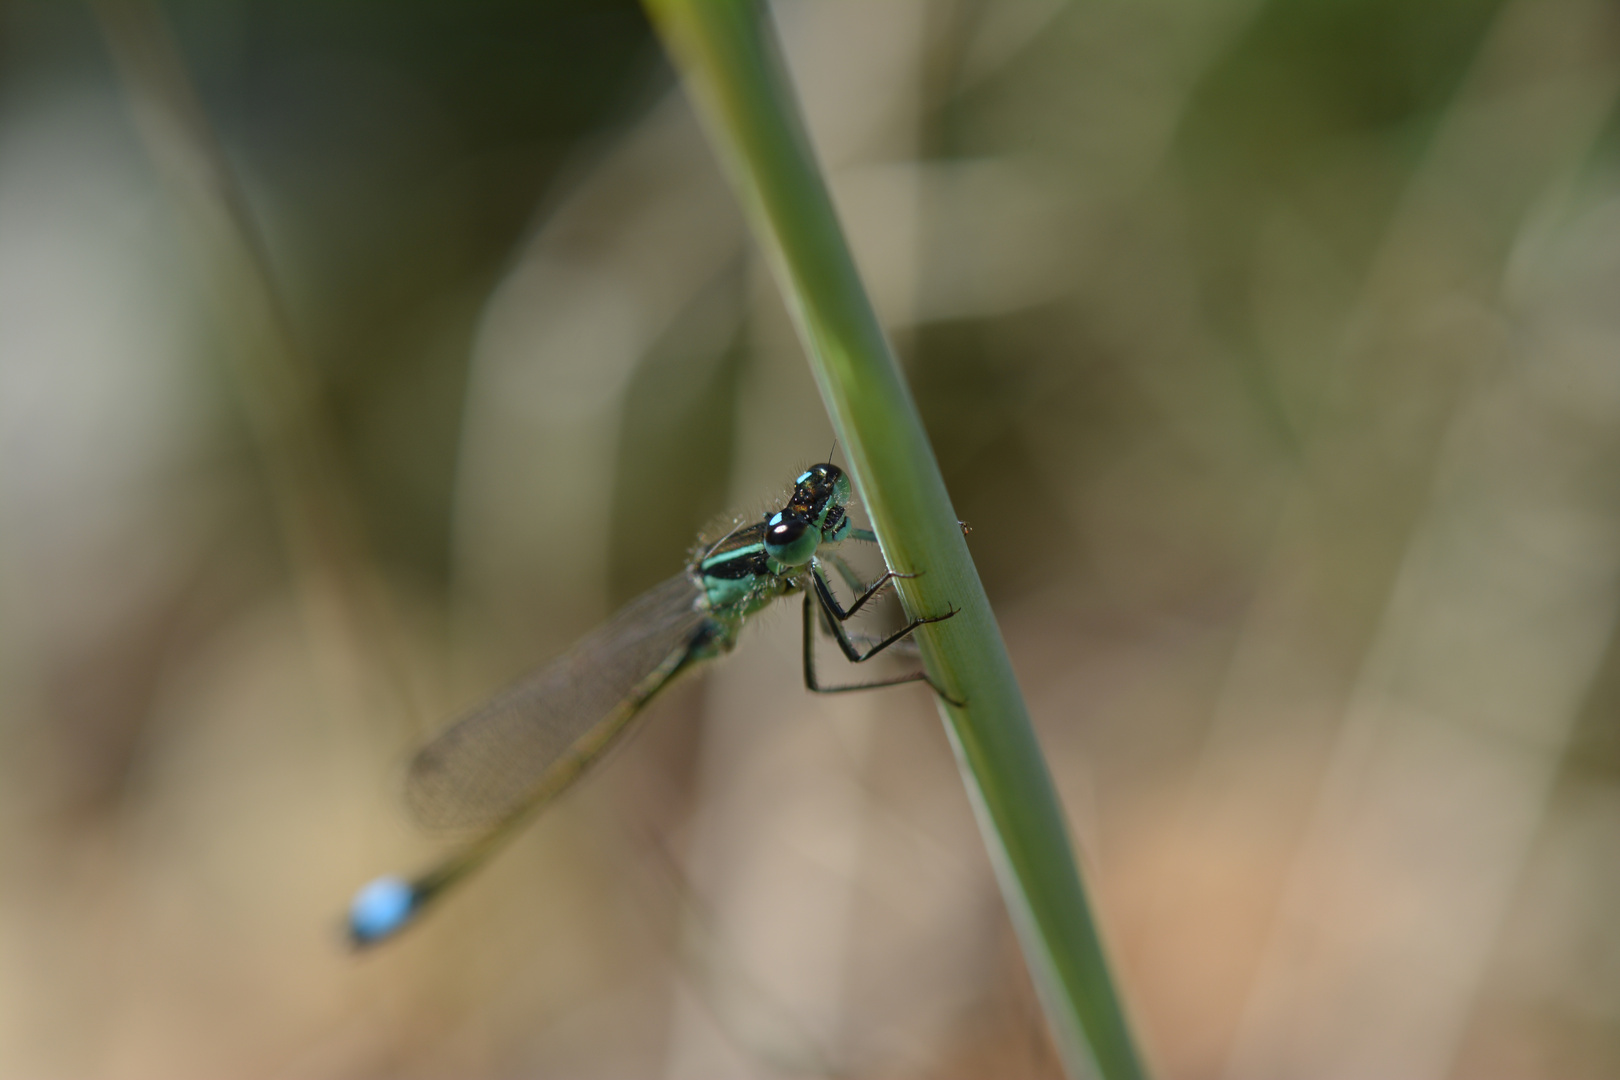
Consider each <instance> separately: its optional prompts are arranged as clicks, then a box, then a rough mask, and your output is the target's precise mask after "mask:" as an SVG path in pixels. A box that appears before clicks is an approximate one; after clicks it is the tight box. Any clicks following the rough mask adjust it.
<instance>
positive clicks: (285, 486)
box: [0, 0, 1620, 1080]
mask: <svg viewBox="0 0 1620 1080" xmlns="http://www.w3.org/2000/svg"><path fill="white" fill-rule="evenodd" d="M776 13H777V17H778V21H779V24H780V29H781V33H782V36H783V39H784V42H785V46H786V50H787V53H788V56H789V60H790V63H791V66H792V68H793V70H794V73H795V76H796V78H797V79H798V82H799V88H800V92H801V94H802V96H803V99H804V104H805V107H806V110H807V112H808V114H809V116H810V120H811V125H812V128H813V130H814V134H815V138H816V141H817V145H818V149H819V151H820V153H821V156H822V158H823V161H824V162H825V165H826V167H827V170H828V172H829V176H830V178H831V182H832V185H833V187H834V189H835V194H836V197H837V199H838V202H839V206H840V209H841V212H842V214H843V216H844V218H845V221H846V224H847V227H848V229H849V231H850V234H851V238H852V242H853V244H854V246H855V248H856V250H857V254H858V256H859V259H860V262H861V265H862V269H863V272H864V273H865V275H866V276H867V279H868V282H869V284H870V288H871V290H872V292H873V294H874V296H875V298H876V300H877V303H878V305H879V307H880V308H881V311H882V315H883V317H884V319H885V321H886V323H887V325H888V327H889V329H890V332H891V333H892V335H893V338H894V340H895V342H896V345H897V347H898V349H899V352H900V353H901V355H902V357H903V359H904V363H905V366H906V370H907V373H908V375H909V377H910V379H911V381H912V385H913V387H914V389H915V392H916V396H917V399H918V402H919V404H920V406H921V409H922V412H923V416H924V418H925V420H926V422H927V425H928V428H929V431H930V434H931V436H932V438H933V440H934V445H935V448H936V451H937V453H938V456H939V459H940V463H941V465H942V467H943V469H944V472H945V476H946V480H947V482H948V484H949V486H950V489H951V492H952V495H953V497H954V499H955V500H956V505H957V509H958V513H959V516H961V517H962V518H964V519H965V520H967V521H968V522H970V523H971V524H972V526H973V533H972V537H971V539H970V545H971V547H972V549H973V551H974V554H975V556H976V558H977V560H978V563H979V568H980V571H981V573H982V574H983V576H984V579H985V582H986V585H987V587H988V589H989V591H990V595H991V598H992V601H993V602H994V604H995V607H996V610H997V612H998V614H999V616H1000V619H1001V621H1002V626H1003V629H1004V632H1005V634H1006V637H1007V640H1008V644H1009V647H1010V649H1011V652H1012V656H1013V660H1014V663H1015V666H1016V667H1017V669H1018V672H1019V675H1020V677H1021V679H1022V681H1023V685H1024V689H1025V692H1026V694H1027V695H1028V698H1029V703H1030V706H1031V709H1032V712H1033V714H1034V717H1035V719H1036V722H1037V725H1038V728H1039V732H1040V735H1041V738H1042V741H1043V743H1044V745H1045V748H1046V750H1047V752H1048V754H1049V755H1050V758H1051V763H1052V767H1053V770H1054V772H1055V774H1056V777H1057V781H1058V785H1059V788H1060V790H1061V794H1062V797H1063V799H1064V802H1065V805H1066V808H1067V810H1068V812H1069V815H1070V818H1071V826H1072V828H1073V831H1074V835H1075V837H1076V842H1077V844H1078V846H1079V848H1080V850H1081V853H1082V860H1083V862H1084V865H1085V868H1086V872H1087V874H1088V878H1089V881H1090V883H1091V885H1092V887H1093V889H1094V891H1095V896H1096V903H1097V907H1098V913H1099V918H1100V920H1101V923H1102V925H1103V927H1104V929H1105V932H1106V935H1107V938H1108V942H1109V947H1110V949H1111V952H1112V955H1113V957H1114V958H1115V960H1116V962H1117V966H1118V970H1119V977H1120V980H1121V982H1122V985H1123V989H1124V993H1125V995H1126V998H1127V1000H1128V1002H1129V1004H1130V1007H1131V1009H1132V1012H1133V1016H1134V1019H1135V1022H1136V1025H1137V1027H1138V1029H1139V1031H1140V1035H1141V1038H1142V1040H1143V1043H1144V1045H1145V1048H1146V1052H1147V1055H1148V1057H1149V1059H1150V1061H1151V1063H1152V1065H1153V1066H1154V1068H1155V1070H1156V1074H1157V1075H1159V1076H1161V1077H1165V1078H1175V1080H1182V1078H1185V1080H1194V1078H1206V1077H1207V1078H1225V1080H1250V1078H1256V1080H1261V1078H1278V1080H1281V1078H1292V1077H1301V1078H1305V1077H1310V1078H1333V1077H1344V1078H1351V1077H1355V1078H1368V1077H1380V1078H1400V1080H1423V1078H1432V1080H1442V1078H1452V1077H1455V1078H1464V1077H1468V1078H1475V1077H1478V1078H1532V1077H1556V1078H1560V1080H1579V1078H1585V1077H1612V1076H1614V1075H1616V1074H1617V1073H1620V922H1617V921H1616V919H1615V917H1614V913H1615V912H1616V911H1620V858H1617V855H1620V724H1617V720H1616V710H1617V708H1620V645H1617V643H1616V640H1615V636H1614V634H1615V625H1614V614H1615V607H1616V600H1617V575H1620V485H1617V483H1616V477H1617V476H1620V138H1617V136H1620V127H1617V123H1616V110H1615V102H1616V93H1617V90H1620V19H1617V16H1616V12H1615V9H1614V8H1613V6H1612V5H1610V4H1607V3H1604V2H1603V0H1437V2H1431V3H1425V4H1409V3H1402V2H1396V0H1325V2H1321V0H1318V2H1306V0H1270V2H1263V0H1216V2H1212V3H1205V4H1192V5H1189V4H1182V3H1173V2H1165V0H1129V2H1126V0H1087V2H1085V3H1074V4H1065V3H1060V2H1056V0H997V2H994V3H992V2H989V0H976V2H975V0H960V2H947V0H938V2H915V0H895V2H890V3H885V4H880V5H874V4H862V3H856V2H850V0H840V2H831V3H823V2H810V0H795V2H792V3H782V4H780V5H779V6H778V7H777V8H776ZM830 442H831V433H830V429H829V427H828V424H827V421H826V419H825V415H824V413H823V411H822V408H821V405H820V402H819V400H818V399H817V397H816V394H815V391H814V388H813V385H812V383H811V380H810V377H809V375H808V372H807V369H806V367H805V365H804V363H803V360H802V357H801V355H800V352H799V347H798V345H797V343H796V342H795V340H794V337H793V334H792V332H791V329H790V328H789V327H788V325H787V322H786V319H785V316H784V313H783V310H782V308H781V305H780V302H779V300H778V298H777V295H776V292H775V289H774V287H773V285H772V283H771V282H770V281H769V280H768V276H767V275H766V274H765V272H764V271H763V269H762V267H761V264H760V261H759V259H758V257H757V255H756V253H755V251H754V249H753V247H752V245H751V244H750V242H749V240H748V238H747V236H746V235H745V232H744V229H743V227H742V224H741V221H740V219H739V216H738V213H737V210H736V208H735V206H734V202H733V199H732V197H731V195H730V193H729V192H728V191H727V189H726V187H725V185H724V183H723V181H722V179H721V177H720V176H719V174H718V172H717V171H716V168H715V165H714V162H713V160H712V156H711V154H710V151H709V150H708V148H707V146H706V145H705V143H704V140H703V138H702V135H701V133H700V131H699V130H698V128H697V127H696V125H695V123H694V120H693V118H692V115H691V113H690V112H689V110H688V107H687V105H686V103H685V102H684V100H683V99H682V97H681V94H680V92H679V90H678V88H676V87H675V85H674V83H673V79H672V76H671V73H670V70H669V69H668V67H667V65H666V63H665V62H664V60H663V58H662V56H661V54H660V51H659V48H658V46H657V43H656V41H655V40H654V39H653V38H652V36H651V34H650V32H649V29H648V27H647V25H646V23H645V20H644V18H643V16H642V15H641V13H640V11H639V9H638V8H637V7H636V6H635V5H633V4H630V3H604V2H598V0H555V2H530V3H516V2H504V0H475V2H467V3H461V4H455V5H451V4H442V3H428V2H408V3H389V4H384V3H381V2H377V0H367V2H358V3H348V4H340V5H334V4H326V3H318V2H314V0H280V2H276V3H271V2H268V0H229V2H222V0H207V2H203V0H174V2H170V3H164V4H162V5H160V6H151V5H149V4H147V3H143V2H137V0H106V2H104V3H101V4H99V5H91V6H88V7H86V6H78V5H69V4H62V3H58V2H50V0H12V2H10V3H7V4H4V5H0V1075H5V1076H19V1077H21V1076H27V1077H33V1078H52V1077H64V1078H73V1077H92V1076H93V1077H119V1078H122V1077H131V1078H134V1077H166V1078H174V1077H181V1078H187V1077H199V1078H202V1077H223V1076H230V1077H266V1078H271V1077H353V1076H398V1077H442V1076H455V1077H476V1076H500V1077H514V1076H534V1077H669V1078H676V1080H685V1078H693V1080H698V1078H702V1080H710V1078H722V1077H790V1076H793V1077H797V1076H823V1075H825V1076H844V1077H983V1076H992V1075H993V1076H997V1077H1014V1078H1017V1077H1050V1076H1055V1075H1057V1065H1056V1060H1055V1058H1054V1056H1053V1053H1052V1051H1051V1049H1050V1047H1049V1044H1048V1042H1047V1039H1046V1035H1045V1033H1044V1030H1043V1027H1042V1022H1041V1019H1040V1016H1039V1013H1038V1010H1037V1008H1036V1005H1035V1002H1034V998H1033V994H1032V991H1031V989H1030V986H1029V983H1028V980H1027V977H1026V975H1025V973H1024V969H1023V964H1022V960H1021V958H1020V956H1019V954H1018V951H1017V947H1016V943H1015V942H1014V939H1013V935H1012V933H1011V930H1010V927H1009V924H1008V922H1007V918H1006V915H1005V912H1004V909H1003V907H1002V903H1001V900H1000V897H999V895H998V893H997V890H996V888H995V884H994V881H993V880H992V877H991V874H990V870H989V865H988V862H987V859H986V857H985V855H984V852H983V849H982V847H981V845H980V842H979V839H978V837H977V832H976V829H975V826H974V823H973V819H972V814H971V812H970V810H969V807H968V805H967V802H966V799H965V796H964V794H963V791H962V787H961V783H960V780H959V778H958V776H957V774H956V769H955V766H954V763H953V761H952V758H951V754H950V751H949V748H948V746H947V745H946V742H945V739H944V736H943V733H942V731H941V728H940V724H939V720H938V717H937V715H936V713H935V711H934V707H933V704H932V702H931V701H930V700H929V696H928V694H927V693H926V691H922V690H919V689H917V688H915V687H912V688H905V689H895V690H888V691H884V692H882V693H880V694H873V695H854V696H847V697H843V698H819V699H818V698H813V697H812V696H811V695H809V694H806V693H805V692H803V690H802V688H801V683H800V676H799V670H798V660H797V649H798V640H797V635H798V632H799V630H798V618H797V613H796V611H793V612H789V611H783V612H779V613H776V614H775V615H773V616H767V617H764V618H762V619H760V620H759V623H760V625H759V626H757V627H751V628H750V630H749V631H748V632H747V633H746V635H745V637H744V641H743V644H742V646H741V647H740V648H739V649H738V651H737V653H736V654H734V655H733V656H732V657H730V658H729V659H728V660H727V661H725V662H724V663H722V664H719V665H715V666H714V667H713V668H712V669H711V670H710V671H709V672H708V673H707V674H706V675H705V676H703V677H702V678H700V679H692V680H688V681H687V682H685V683H683V684H681V685H680V686H679V687H678V688H677V689H676V690H674V691H673V692H671V693H669V694H668V695H666V696H665V697H664V698H663V699H661V700H660V702H659V703H658V704H657V705H656V706H655V707H654V708H653V709H652V710H651V713H650V716H649V717H648V723H647V724H646V726H645V729H644V730H643V732H642V733H641V734H640V735H639V737H638V738H637V739H635V740H634V741H633V742H632V743H631V744H630V745H628V746H627V747H625V748H624V749H622V750H620V751H619V752H617V753H616V754H615V755H614V756H613V758H612V759H611V760H610V761H609V762H608V763H607V764H606V765H605V766H604V767H603V768H601V769H600V770H599V771H597V772H596V773H595V774H593V776H592V777H591V779H590V781H589V782H588V783H586V784H584V785H582V786H581V788H580V789H579V790H577V791H575V792H573V793H571V794H570V795H569V796H568V797H567V798H565V799H564V800H562V801H561V802H560V803H559V804H558V805H557V806H556V807H555V808H554V809H553V810H552V811H550V812H549V813H548V814H547V815H546V816H545V817H544V818H543V819H542V820H541V821H540V822H539V823H537V824H536V826H535V827H534V828H532V829H531V830H530V831H529V832H528V833H526V834H525V835H524V837H523V838H522V839H521V840H520V841H519V842H517V843H516V844H515V845H514V846H513V847H512V848H511V849H510V850H509V851H508V852H506V853H505V855H504V856H503V857H502V858H501V859H500V860H499V861H498V862H497V863H496V864H495V865H492V866H491V867H490V868H489V869H488V870H487V872H485V873H483V874H481V875H480V876H479V877H478V878H477V879H476V880H474V881H472V882H470V883H469V884H468V885H467V886H466V887H465V888H464V889H463V890H461V891H460V892H459V893H458V894H456V895H454V896H453V897H450V898H447V899H446V901H445V902H444V903H443V905H442V907H441V908H439V909H438V910H437V911H436V912H435V913H434V914H433V915H432V917H431V918H428V919H427V920H425V921H424V923H423V924H422V925H421V926H420V927H418V928H417V929H416V930H415V931H414V932H412V933H411V934H409V935H407V936H406V937H405V938H403V939H401V940H400V941H398V942H395V943H393V944H391V945H390V946H388V947H386V948H382V949H379V950H377V951H376V952H375V953H374V954H369V955H365V956H359V957H357V956H354V955H351V954H349V953H348V952H347V951H345V949H344V948H343V946H342V943H341V940H340V935H339V925H340V917H341V913H342V911H343V909H344V907H345V905H346V904H347V901H348V898H349V896H350V895H351V893H352V891H353V890H354V889H355V888H356V887H357V886H358V885H360V884H361V883H362V882H364V881H365V880H367V879H368V878H370V877H372V876H373V875H375V874H378V873H382V872H385V871H390V870H401V869H412V868H417V867H420V866H421V865H424V864H425V863H426V862H428V861H430V860H431V859H432V858H433V857H434V856H435V855H436V854H437V853H439V852H442V851H444V850H446V848H447V845H448V844H450V843H452V842H453V840H447V839H445V838H443V837H438V838H435V837H432V836H424V835H422V834H420V833H419V832H418V831H417V830H415V829H414V828H413V826H412V825H411V823H410V822H409V820H408V819H407V815H406V813H405V811H404V809H403V806H402V803H401V799H400V796H399V792H400V783H401V776H402V772H403V767H404V763H405V762H406V761H407V760H408V757H409V754H410V752H411V750H412V748H413V747H414V746H415V745H417V744H418V742H419V741H420V740H421V739H422V738H423V737H424V736H425V735H426V734H427V733H429V732H431V731H432V730H433V729H434V727H435V726H436V725H438V724H439V723H441V722H442V721H443V720H444V719H446V718H448V717H450V716H453V715H454V714H455V713H456V712H457V711H459V710H460V709H462V708H465V707H467V706H469V705H471V704H474V703H476V702H477V701H478V700H479V699H480V698H481V697H483V696H484V695H486V694H488V693H489V692H491V691H492V690H493V689H495V688H496V687H498V686H499V685H500V684H501V683H502V682H503V681H505V680H506V679H509V678H511V677H513V676H514V675H516V674H517V673H519V672H521V671H523V670H524V669H526V668H528V667H530V666H532V665H533V664H535V663H537V662H539V661H542V660H544V659H546V658H548V657H550V656H553V655H555V654H556V653H558V652H559V651H561V650H562V649H563V648H565V647H566V646H567V645H568V644H569V643H570V642H571V641H572V640H574V639H576V638H577V637H579V636H580V635H581V634H583V633H584V632H586V631H587V630H589V629H590V628H591V626H592V625H593V624H595V623H596V622H597V621H598V620H600V619H602V618H604V617H605V616H606V615H607V614H609V613H610V612H611V611H612V610H613V609H614V607H615V606H616V605H618V604H619V603H621V602H622V601H624V600H626V599H627V598H629V597H631V596H633V595H634V594H635V593H636V592H638V591H639V590H641V589H643V588H645V587H647V586H649V585H651V584H653V583H654V582H656V581H658V580H661V579H662V578H664V577H666V576H668V575H669V574H671V573H673V572H675V571H676V570H677V569H678V568H679V567H680V566H681V565H682V563H683V560H684V559H685V557H686V552H687V549H688V547H689V545H690V544H691V543H692V541H693V538H694V536H695V535H696V534H697V532H698V531H699V530H700V529H701V528H702V527H703V526H704V525H705V523H706V522H709V521H711V520H712V519H713V518H714V517H715V515H717V514H720V513H723V512H724V511H726V510H727V509H728V508H734V509H740V510H745V511H752V510H756V509H758V508H759V507H761V506H763V505H765V503H766V502H767V501H768V500H769V499H770V498H772V497H775V496H777V495H779V494H780V493H781V491H782V490H783V489H784V486H785V484H786V483H787V482H788V481H789V479H790V478H791V477H792V476H793V475H794V473H795V471H796V470H797V469H798V468H799V467H801V466H802V465H804V464H807V463H810V462H813V461H817V460H820V459H821V458H822V457H823V455H824V454H825V452H826V448H827V446H828V445H829V444H830Z"/></svg>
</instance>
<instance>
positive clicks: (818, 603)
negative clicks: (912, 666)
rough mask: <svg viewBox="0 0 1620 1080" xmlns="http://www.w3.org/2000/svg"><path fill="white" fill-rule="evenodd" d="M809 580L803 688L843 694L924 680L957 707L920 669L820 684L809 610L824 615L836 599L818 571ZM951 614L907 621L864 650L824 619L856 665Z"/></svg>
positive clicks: (813, 615)
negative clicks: (812, 591)
mask: <svg viewBox="0 0 1620 1080" xmlns="http://www.w3.org/2000/svg"><path fill="white" fill-rule="evenodd" d="M812 581H813V582H814V587H815V592H816V595H815V596H814V597H812V596H811V595H810V593H809V592H808V591H806V593H805V596H804V685H805V686H806V688H808V689H809V690H811V691H813V692H815V693H818V694H837V693H843V692H844V691H846V690H871V689H875V688H877V687H880V686H899V685H900V684H902V683H909V682H925V683H927V684H928V685H929V687H930V688H932V689H933V691H934V693H936V694H938V695H939V696H940V697H942V698H944V699H945V700H946V701H948V702H950V703H951V704H952V705H957V706H960V705H961V704H963V703H962V702H960V701H957V700H956V699H955V698H953V697H951V696H950V695H949V694H947V693H945V691H943V690H941V689H940V688H939V687H938V686H935V685H934V681H933V680H932V679H930V678H929V677H928V674H927V672H923V671H914V672H912V673H910V674H909V675H900V676H896V677H895V678H892V679H882V680H878V681H875V682H866V683H854V684H851V685H848V686H822V685H821V684H820V682H819V681H818V680H817V678H816V635H815V621H816V612H815V611H814V610H812V607H814V608H818V609H820V610H821V612H822V613H823V615H824V616H825V614H826V611H827V607H828V605H829V604H830V605H831V606H833V607H834V608H836V607H837V602H836V601H835V600H833V599H832V590H831V589H829V588H828V587H827V582H826V581H825V579H823V578H822V576H821V575H820V573H817V572H814V571H812ZM853 612H854V608H851V609H850V611H849V613H847V614H853ZM847 614H846V617H847ZM955 614H956V610H955V609H954V608H953V609H951V610H950V611H948V612H946V613H945V614H944V615H935V616H932V617H930V618H926V619H913V620H911V622H910V623H908V624H906V625H905V626H903V627H901V628H900V629H899V630H896V631H895V632H894V633H892V634H890V635H889V636H888V637H886V638H884V639H883V640H881V641H879V642H878V643H877V644H876V645H873V646H872V647H871V648H869V649H867V650H866V651H865V652H864V653H863V652H861V651H860V650H859V649H858V648H856V647H855V643H854V642H852V641H851V640H850V638H849V635H848V634H847V633H845V632H844V628H843V626H842V625H841V624H840V622H838V621H834V620H831V619H828V620H826V624H827V627H828V628H829V629H830V630H831V631H832V635H833V640H834V641H836V642H838V647H839V649H841V650H842V651H843V653H844V656H846V657H847V658H848V659H849V660H850V662H851V663H856V664H859V663H864V662H865V661H867V660H870V659H872V657H874V656H876V655H877V654H878V653H880V652H882V651H883V650H884V649H887V648H888V647H889V646H890V645H893V644H894V643H895V642H897V641H900V640H901V639H902V638H905V637H906V636H907V635H908V634H910V633H911V632H912V631H913V630H916V629H917V627H919V626H923V625H925V624H927V623H935V622H943V621H945V620H946V619H949V618H950V617H951V616H953V615H955Z"/></svg>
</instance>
